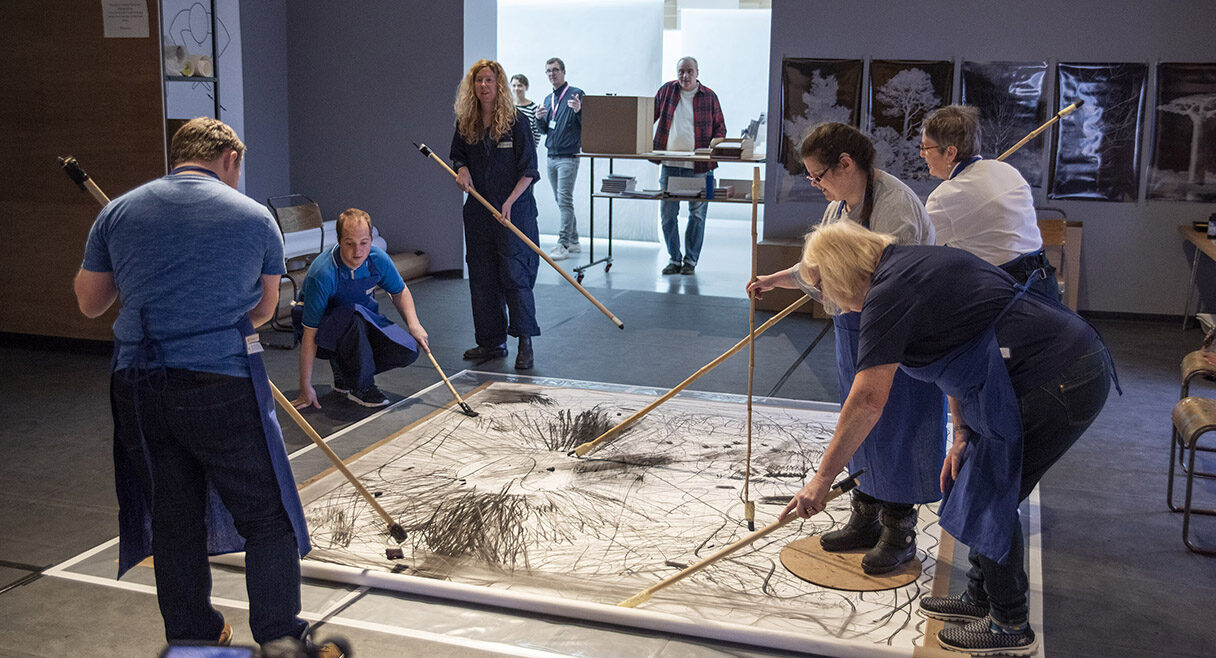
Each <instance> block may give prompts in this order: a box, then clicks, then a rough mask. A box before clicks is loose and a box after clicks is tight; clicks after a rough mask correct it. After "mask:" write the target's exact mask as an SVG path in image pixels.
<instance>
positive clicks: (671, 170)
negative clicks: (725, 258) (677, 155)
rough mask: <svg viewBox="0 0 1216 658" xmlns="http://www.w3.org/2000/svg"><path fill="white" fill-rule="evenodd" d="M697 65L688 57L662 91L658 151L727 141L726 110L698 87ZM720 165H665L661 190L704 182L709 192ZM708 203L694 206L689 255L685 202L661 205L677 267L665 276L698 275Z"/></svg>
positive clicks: (690, 210) (665, 232) (690, 211)
mask: <svg viewBox="0 0 1216 658" xmlns="http://www.w3.org/2000/svg"><path fill="white" fill-rule="evenodd" d="M698 73H700V71H699V70H698V69H697V60H696V59H694V58H692V57H682V58H680V61H678V62H676V79H675V80H672V81H671V82H668V83H666V84H664V85H663V86H662V87H659V91H658V93H656V94H655V95H654V118H655V121H656V122H657V123H656V124H655V129H654V150H656V151H687V152H691V151H692V150H693V149H698V148H706V147H708V146H709V142H710V140H712V139H713V138H715V137H726V120H725V119H723V118H722V105H721V104H719V103H718V95H717V94H715V93H714V92H713V90H712V89H710V88H709V87H706V86H705V85H703V84H701V83H699V82H697V75H698ZM717 166H718V165H717V163H715V162H697V163H692V162H680V161H674V160H664V161H663V162H662V168H661V169H660V173H659V186H660V187H662V188H663V189H664V190H666V189H667V179H668V178H671V177H680V178H691V177H696V178H700V179H702V180H703V181H705V182H706V186H709V187H712V185H713V179H714V175H713V169H715V168H717ZM708 205H709V204H708V203H706V202H704V201H689V202H688V228H686V229H685V231H684V252H683V255H681V253H680V228H679V225H678V224H677V219H676V218H677V215H678V214H679V212H680V202H679V201H663V202H662V203H661V204H659V216H660V218H661V224H662V227H663V238H664V239H665V240H666V242H667V254H668V256H669V257H670V259H671V261H670V262H669V263H668V264H667V267H664V268H663V274H692V273H693V272H695V271H696V267H697V258H698V257H699V256H700V255H701V241H702V240H703V239H704V237H705V210H706V207H707V206H708Z"/></svg>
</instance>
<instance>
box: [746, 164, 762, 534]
mask: <svg viewBox="0 0 1216 658" xmlns="http://www.w3.org/2000/svg"><path fill="white" fill-rule="evenodd" d="M759 203H760V167H753V168H752V277H751V279H749V281H755V280H756V248H757V242H758V241H759V234H758V232H757V231H756V223H757V217H758V216H759V214H760V213H759ZM754 333H756V296H755V295H748V296H747V335H749V336H750V335H752V334H754ZM755 380H756V341H754V340H750V341H748V342H747V459H746V460H745V461H744V463H743V519H744V520H745V521H747V529H748V530H755V529H756V501H754V500H752V497H751V483H752V386H753V384H754V383H755Z"/></svg>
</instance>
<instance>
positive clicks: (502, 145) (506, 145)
mask: <svg viewBox="0 0 1216 658" xmlns="http://www.w3.org/2000/svg"><path fill="white" fill-rule="evenodd" d="M498 148H500V149H512V148H515V142H512V141H511V140H509V139H508V140H507V141H505V142H499V143H498Z"/></svg>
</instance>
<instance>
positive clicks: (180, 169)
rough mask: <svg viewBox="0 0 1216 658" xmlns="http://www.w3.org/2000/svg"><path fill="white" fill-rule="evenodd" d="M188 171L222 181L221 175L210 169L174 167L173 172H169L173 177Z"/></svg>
mask: <svg viewBox="0 0 1216 658" xmlns="http://www.w3.org/2000/svg"><path fill="white" fill-rule="evenodd" d="M187 171H196V172H198V173H200V174H207V175H208V176H210V177H212V178H214V179H215V180H219V179H220V175H219V174H217V173H215V172H214V171H211V170H210V169H206V168H203V167H196V166H194V165H182V166H180V167H174V168H173V171H171V172H169V175H170V176H172V175H174V174H180V173H183V172H187Z"/></svg>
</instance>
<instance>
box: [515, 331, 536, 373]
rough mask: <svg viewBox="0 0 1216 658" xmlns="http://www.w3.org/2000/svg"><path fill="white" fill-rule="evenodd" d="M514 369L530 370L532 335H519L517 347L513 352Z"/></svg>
mask: <svg viewBox="0 0 1216 658" xmlns="http://www.w3.org/2000/svg"><path fill="white" fill-rule="evenodd" d="M515 369H516V370H531V369H532V337H531V336H520V337H519V349H518V350H516V352H515Z"/></svg>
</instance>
